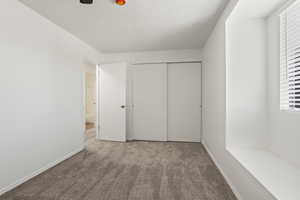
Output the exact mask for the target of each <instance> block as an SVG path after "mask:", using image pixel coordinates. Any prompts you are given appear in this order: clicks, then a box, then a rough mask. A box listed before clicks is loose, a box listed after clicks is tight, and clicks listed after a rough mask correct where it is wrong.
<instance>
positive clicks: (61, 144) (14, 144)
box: [0, 0, 100, 194]
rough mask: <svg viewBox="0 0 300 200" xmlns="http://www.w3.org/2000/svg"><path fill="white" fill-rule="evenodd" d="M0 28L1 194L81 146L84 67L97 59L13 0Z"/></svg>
mask: <svg viewBox="0 0 300 200" xmlns="http://www.w3.org/2000/svg"><path fill="white" fill-rule="evenodd" d="M0 24H1V31H0V44H1V45H0V55H1V59H0V91H1V99H0V101H1V104H0V110H1V117H0V124H1V126H0V163H1V164H0V169H1V170H0V194H1V193H3V192H5V191H7V190H9V189H11V188H12V187H14V186H16V184H19V183H21V182H22V181H24V180H26V178H29V177H30V176H31V175H32V174H33V173H35V172H41V171H42V170H43V169H45V167H46V168H47V167H49V166H51V164H53V163H55V161H59V160H61V159H63V158H64V157H66V156H67V155H70V154H72V153H75V152H77V151H79V150H81V149H82V148H83V131H84V124H83V123H84V105H83V71H84V70H83V68H84V67H85V66H87V65H93V64H96V63H97V60H98V57H100V55H98V53H97V52H96V51H94V50H93V49H91V48H90V47H88V46H86V45H85V44H84V43H82V42H81V41H79V40H78V39H76V38H74V37H73V36H72V35H70V34H69V33H67V32H65V31H64V30H62V29H61V28H59V27H57V26H56V25H54V24H52V23H51V22H49V21H47V20H46V19H44V18H42V17H41V16H39V15H38V14H36V13H34V12H33V11H32V10H30V9H29V8H27V7H25V6H24V5H23V4H21V3H20V2H18V1H17V0H3V1H1V7H0ZM39 170H40V171H39Z"/></svg>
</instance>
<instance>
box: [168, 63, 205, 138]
mask: <svg viewBox="0 0 300 200" xmlns="http://www.w3.org/2000/svg"><path fill="white" fill-rule="evenodd" d="M168 140H169V141H183V142H200V140H201V64H200V63H178V64H177V63H176V64H169V65H168Z"/></svg>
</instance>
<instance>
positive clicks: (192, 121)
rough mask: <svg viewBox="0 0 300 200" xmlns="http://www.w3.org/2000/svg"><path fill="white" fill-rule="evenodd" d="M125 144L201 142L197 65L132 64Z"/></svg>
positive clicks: (198, 67)
mask: <svg viewBox="0 0 300 200" xmlns="http://www.w3.org/2000/svg"><path fill="white" fill-rule="evenodd" d="M128 104H129V105H130V106H129V108H130V109H128V117H127V118H128V123H127V126H128V127H127V133H128V135H127V137H128V139H129V140H146V141H181V142H200V141H201V121H202V120H201V104H202V102H201V63H196V62H186V63H153V64H136V65H131V66H130V67H129V72H128Z"/></svg>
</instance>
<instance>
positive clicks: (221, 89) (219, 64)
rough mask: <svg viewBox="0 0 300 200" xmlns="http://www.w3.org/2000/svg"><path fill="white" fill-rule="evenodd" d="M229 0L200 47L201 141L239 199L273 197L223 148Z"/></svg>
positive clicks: (232, 3) (232, 5) (233, 0)
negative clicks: (201, 77)
mask: <svg viewBox="0 0 300 200" xmlns="http://www.w3.org/2000/svg"><path fill="white" fill-rule="evenodd" d="M236 3H237V0H231V1H230V3H229V4H228V6H227V8H226V9H225V11H224V13H223V15H222V16H221V18H220V19H219V21H218V23H217V25H216V27H215V29H214V31H213V32H212V34H211V36H210V37H209V39H208V41H207V43H206V45H205V47H204V50H203V61H204V63H203V64H204V68H203V69H204V75H203V77H204V87H203V92H204V95H203V96H204V99H203V103H204V108H203V112H204V119H203V131H204V143H205V145H206V148H207V149H208V151H210V153H211V155H212V157H213V158H214V160H215V162H216V163H217V164H218V166H219V168H220V169H221V170H222V171H223V174H224V175H225V176H226V179H227V180H228V182H229V183H230V185H231V186H232V187H233V189H234V190H235V193H236V194H237V195H238V196H239V199H243V200H253V199H266V200H272V199H274V198H273V197H272V196H271V195H270V194H269V193H268V192H267V191H266V190H265V189H264V188H263V187H262V186H261V185H260V184H259V183H258V182H257V181H256V180H255V178H254V177H252V176H251V175H250V174H249V173H248V172H247V170H246V169H244V168H243V167H242V166H241V165H240V164H239V162H237V161H236V160H235V159H234V158H233V157H232V156H231V154H230V153H229V152H227V151H226V146H225V138H226V31H225V29H226V28H225V23H226V19H227V17H228V15H229V14H230V12H231V11H232V9H233V8H234V6H235V5H236Z"/></svg>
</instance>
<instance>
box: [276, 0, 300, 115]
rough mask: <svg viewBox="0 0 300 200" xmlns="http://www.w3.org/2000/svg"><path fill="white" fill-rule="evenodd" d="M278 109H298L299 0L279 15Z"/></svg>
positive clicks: (299, 101)
mask: <svg viewBox="0 0 300 200" xmlns="http://www.w3.org/2000/svg"><path fill="white" fill-rule="evenodd" d="M280 109H282V110H300V1H296V2H295V3H294V4H293V5H292V6H290V7H289V8H288V9H286V10H285V11H284V12H283V13H282V14H281V16H280Z"/></svg>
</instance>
